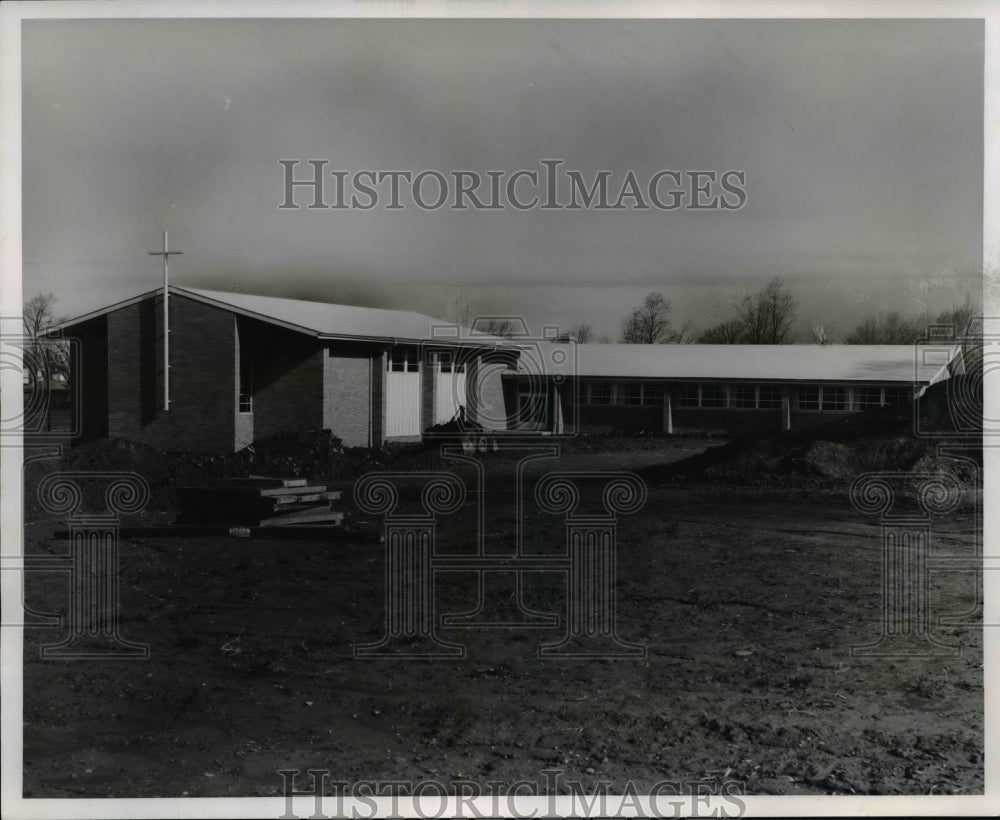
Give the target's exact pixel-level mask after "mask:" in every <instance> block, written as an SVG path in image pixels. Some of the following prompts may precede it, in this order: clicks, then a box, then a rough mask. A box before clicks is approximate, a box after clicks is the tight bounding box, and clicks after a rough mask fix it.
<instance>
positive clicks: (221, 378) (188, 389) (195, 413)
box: [107, 295, 235, 452]
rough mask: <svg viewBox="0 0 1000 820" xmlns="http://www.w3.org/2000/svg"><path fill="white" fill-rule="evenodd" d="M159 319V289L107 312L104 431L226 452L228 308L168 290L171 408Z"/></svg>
mask: <svg viewBox="0 0 1000 820" xmlns="http://www.w3.org/2000/svg"><path fill="white" fill-rule="evenodd" d="M162 317H163V302H162V295H161V296H156V297H153V298H150V299H147V300H145V301H144V302H140V303H138V304H135V305H130V306H128V307H124V308H121V309H119V310H116V311H114V312H112V313H110V314H108V317H107V322H108V434H109V435H110V436H121V437H124V438H131V439H136V440H140V441H145V442H147V443H149V444H152V445H153V446H155V447H160V448H162V449H164V450H180V451H188V452H220V451H226V450H232V448H233V441H234V437H235V436H234V422H233V415H234V407H233V394H234V390H235V387H234V380H235V373H234V368H233V346H234V344H235V341H234V332H235V326H234V322H233V317H232V314H230V313H228V312H226V311H223V310H220V309H218V308H214V307H210V306H208V305H204V304H202V303H200V302H196V301H194V300H193V299H188V298H186V297H183V296H177V295H171V297H170V410H169V411H164V409H163V318H162Z"/></svg>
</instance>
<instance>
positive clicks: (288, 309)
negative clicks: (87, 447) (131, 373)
mask: <svg viewBox="0 0 1000 820" xmlns="http://www.w3.org/2000/svg"><path fill="white" fill-rule="evenodd" d="M161 292H162V289H157V290H153V291H148V292H147V293H143V294H141V295H140V296H136V297H133V298H132V299H128V300H125V301H123V302H118V303H116V304H114V305H109V306H108V307H105V308H101V309H100V310H96V311H93V312H91V313H87V314H85V315H83V316H78V317H76V318H75V319H70V320H68V321H66V322H62V323H60V324H59V325H57V326H56V327H54V328H52V330H53V331H56V330H60V329H62V328H66V327H69V326H71V325H75V324H78V323H79V322H82V321H85V320H87V319H91V318H94V317H96V316H100V315H101V314H104V313H110V312H111V311H113V310H117V309H119V308H123V307H126V306H128V305H131V304H135V303H136V302H139V301H142V300H144V299H148V298H150V297H151V296H156V295H157V294H159V293H161ZM170 293H171V294H172V295H177V296H187V297H190V298H192V299H195V300H197V301H199V302H204V303H205V304H209V305H214V306H215V307H221V308H223V309H226V310H231V311H233V312H235V313H239V314H240V315H243V316H248V317H251V318H254V319H260V320H261V321H265V322H270V323H271V324H276V325H280V326H282V327H286V328H289V329H291V330H296V331H299V332H301V333H308V334H310V335H313V336H317V337H319V338H323V339H357V340H371V339H375V340H380V341H383V340H389V341H428V340H439V341H441V342H442V343H443V344H473V345H495V344H506V343H507V340H505V339H501V338H499V337H496V336H490V335H489V334H486V333H480V332H477V331H471V330H469V329H468V328H464V327H461V326H459V325H456V324H454V323H453V322H446V321H445V320H443V319H435V318H434V317H432V316H425V315H424V314H422V313H414V312H412V311H408V310H386V309H383V308H368V307H357V306H355V305H336V304H332V303H330V302H311V301H306V300H304V299H284V298H281V297H277V296H256V295H254V294H249V293H233V292H229V291H221V290H204V289H202V288H188V287H180V286H178V285H171V286H170Z"/></svg>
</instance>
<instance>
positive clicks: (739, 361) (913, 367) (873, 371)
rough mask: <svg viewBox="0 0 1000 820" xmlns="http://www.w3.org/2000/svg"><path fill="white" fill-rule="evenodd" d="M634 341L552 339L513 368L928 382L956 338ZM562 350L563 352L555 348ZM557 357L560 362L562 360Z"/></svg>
mask: <svg viewBox="0 0 1000 820" xmlns="http://www.w3.org/2000/svg"><path fill="white" fill-rule="evenodd" d="M934 349H935V351H939V352H938V353H937V355H934V356H927V355H924V353H925V352H929V351H922V350H919V349H918V348H917V346H915V345H814V344H810V345H700V344H666V345H632V344H607V345H605V344H584V345H575V344H562V343H549V344H544V345H542V346H540V347H539V348H537V349H536V350H535V351H525V352H524V353H522V355H521V358H520V361H519V364H518V370H519V371H520V372H521V373H526V374H527V373H540V372H544V373H546V374H547V375H555V374H557V373H561V374H563V375H566V376H571V375H579V376H590V377H596V378H607V379H614V378H647V379H691V380H710V379H720V380H721V379H727V380H746V379H753V380H755V381H769V382H782V381H817V382H820V381H822V382H839V381H851V382H854V381H862V382H864V381H870V382H919V383H921V384H925V383H933V382H935V381H939V380H940V379H942V378H946V377H947V365H948V363H949V362H950V361H951V359H953V358H954V357H955V355H956V354H957V353H958V350H959V348H958V346H957V345H950V344H946V345H944V346H939V345H935V347H934ZM559 351H562V353H561V354H560V353H559ZM560 359H561V360H562V361H559V360H560Z"/></svg>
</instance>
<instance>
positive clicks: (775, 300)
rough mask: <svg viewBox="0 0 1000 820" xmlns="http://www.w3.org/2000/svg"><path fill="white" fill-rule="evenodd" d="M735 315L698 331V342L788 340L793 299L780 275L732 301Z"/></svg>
mask: <svg viewBox="0 0 1000 820" xmlns="http://www.w3.org/2000/svg"><path fill="white" fill-rule="evenodd" d="M735 310H736V316H734V317H733V318H732V319H726V320H725V321H723V322H719V324H717V325H714V326H713V327H710V328H708V330H704V331H702V332H701V333H700V334H699V335H698V336H697V338H696V339H695V341H696V342H698V343H699V344H723V345H732V344H743V345H777V344H785V343H787V342H788V341H790V336H791V328H792V321H793V320H794V318H795V300H794V299H793V298H792V294H791V293H790V292H789V290H788V286H787V285H786V284H785V283H784V282H783V281H782V280H781V278H780V277H776V278H774V279H772V280H771V281H770V282H769V283H768V284H767V285H765V286H764V287H763V288H761V289H760V290H759V291H757V292H756V293H751V294H748V295H747V296H744V297H743V298H742V299H741V300H739V302H737V303H736V304H735Z"/></svg>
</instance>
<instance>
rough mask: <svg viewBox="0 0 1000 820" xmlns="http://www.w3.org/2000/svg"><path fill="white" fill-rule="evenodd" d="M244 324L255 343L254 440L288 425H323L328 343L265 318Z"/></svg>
mask: <svg viewBox="0 0 1000 820" xmlns="http://www.w3.org/2000/svg"><path fill="white" fill-rule="evenodd" d="M243 327H244V328H246V329H247V332H248V333H249V334H250V335H251V336H252V344H253V432H254V440H256V441H259V440H260V439H263V438H268V437H269V436H273V435H274V434H275V433H278V432H281V431H283V430H294V431H306V430H321V429H323V427H324V423H323V421H324V419H323V357H324V355H325V351H324V349H323V346H322V345H321V344H320V343H319V342H318V341H317V340H316V339H315V338H313V337H311V336H306V335H305V334H302V333H296V332H295V331H291V330H285V329H284V328H280V327H275V326H274V325H268V324H266V323H264V322H245V323H244V324H243Z"/></svg>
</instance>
